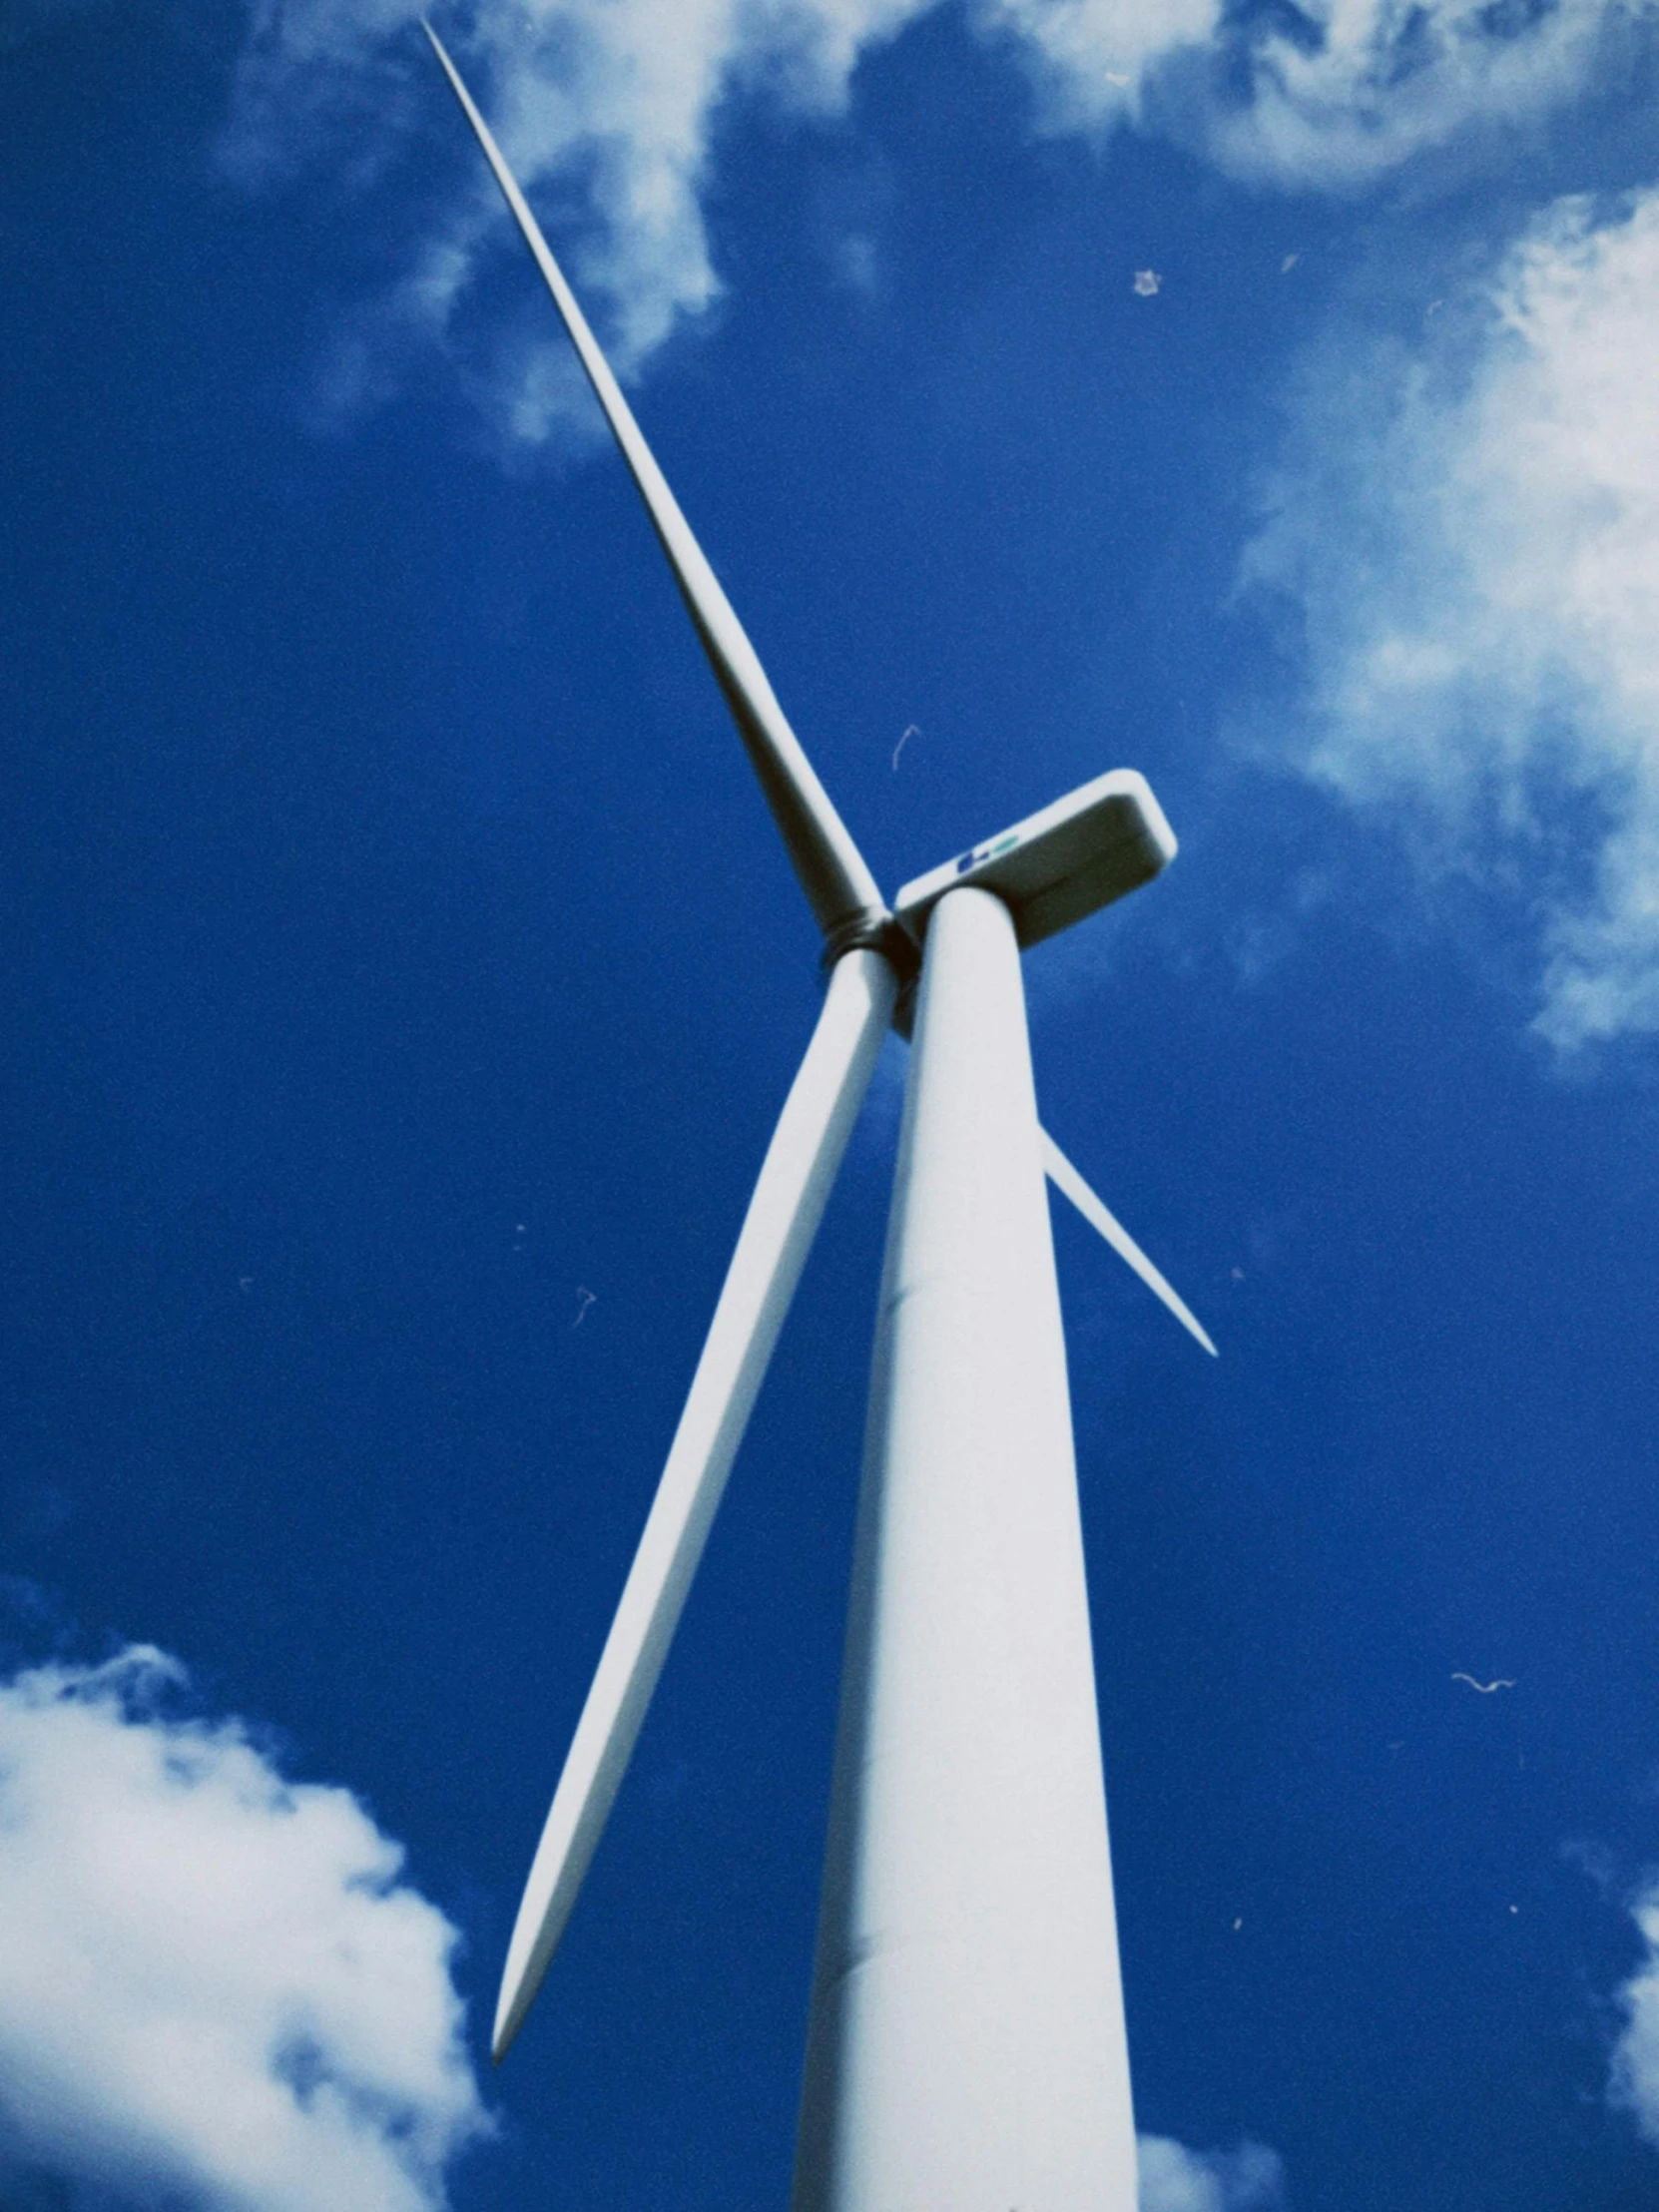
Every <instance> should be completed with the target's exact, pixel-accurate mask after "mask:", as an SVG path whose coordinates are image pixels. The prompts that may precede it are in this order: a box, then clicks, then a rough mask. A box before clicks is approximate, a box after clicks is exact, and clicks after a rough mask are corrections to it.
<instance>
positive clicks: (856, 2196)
mask: <svg viewBox="0 0 1659 2212" xmlns="http://www.w3.org/2000/svg"><path fill="white" fill-rule="evenodd" d="M1135 2203H1136V2173H1135V2131H1134V2118H1133V2113H1132V2109H1131V2105H1130V2093H1129V2062H1128V2048H1127V2041H1126V2036H1125V2030H1124V2018H1123V1998H1122V1987H1121V1979H1120V1972H1119V1965H1118V1944H1117V1924H1116V1916H1115V1913H1114V1908H1113V1901H1112V1873H1111V1859H1110V1853H1109V1849H1108V1844H1107V1834H1106V1800H1105V1791H1104V1786H1103V1783H1102V1777H1101V1763H1100V1737H1099V1726H1098V1721H1097V1717H1096V1710H1095V1690H1094V1667H1093V1659H1092V1652H1091V1646H1090V1637H1089V1618H1088V1602H1087V1595H1086V1591H1085V1586H1084V1573H1083V1548H1082V1540H1081V1531H1080V1528H1079V1521H1078V1507H1077V1482H1076V1471H1075V1464H1074V1460H1073V1454H1072V1440H1071V1413H1070V1401H1069V1395H1068V1391H1067V1385H1066V1363H1065V1345H1064V1339H1063V1336H1062V1331H1061V1321H1060V1302H1059V1292H1058V1286H1057V1284H1056V1281H1055V1273H1054V1254H1053V1246H1052V1241H1051V1237H1050V1231H1049V1219H1048V1199H1047V1194H1046V1191H1045V1188H1044V1179H1043V1158H1042V1150H1041V1137H1040V1132H1039V1129H1038V1125H1037V1113H1036V1099H1035V1094H1034V1090H1033V1086H1032V1079H1031V1057H1030V1047H1029V1043H1028V1040H1027V1036H1026V1027H1025V1005H1024V994H1023V989H1022V985H1021V979H1020V962H1019V951H1018V947H1017V944H1016V942H1015V933H1014V925H1013V922H1012V919H1011V917H1010V915H1009V913H1008V910H1007V909H1006V907H1005V906H1003V904H1002V903H1001V901H1000V900H999V899H998V898H996V897H995V896H993V895H992V894H991V893H989V892H987V891H983V890H976V889H967V888H965V889H960V890H955V891H951V892H949V893H947V894H946V895H945V896H944V897H943V898H942V899H941V900H940V901H939V903H938V905H937V906H936V907H935V908H934V909H933V912H932V914H931V917H930V919H929V923H928V930H927V941H926V954H925V959H924V963H923V968H922V979H921V987H920V997H919V1004H918V1008H917V1015H916V1023H915V1041H914V1050H913V1054H912V1059H911V1064H910V1073H909V1083H908V1090H907V1095H906V1100H905V1114H904V1129H903V1135H902V1139H901V1143H900V1153H899V1164H898V1173H897V1179H896V1183H895V1187H894V1195H893V1207H892V1218H891V1222H890V1224H889V1228H888V1236H887V1256H886V1263H885V1268H884V1272H883V1277H882V1286H881V1301H880V1311H879V1317H878V1321H877V1327H876V1344H875V1360H874V1374H873V1380H872V1386H871V1398H870V1413H869V1430H868V1436H867V1441H866V1450H865V1461H864V1478H863V1492H862V1497H861V1500H860V1504H859V1514H858V1536H857V1549H856V1559H855V1564H854V1569H853V1588H852V1599H851V1611H850V1618H849V1624H848V1630H847V1651H846V1662H845V1675H844V1679H843V1684H842V1693H841V1720H840V1737H839V1743H838V1745H837V1750H836V1765H835V1780H834V1790H833V1800H832V1806H831V1813H830V1842H829V1856H828V1863H827V1867H826V1873H825V1893H824V1905H823V1914H822V1920H821V1925H820V1931H819V1950H818V1960H817V1967H816V1972H815V1981H814V1992H813V2013H812V2024H811V2031H810V2037H809V2043H808V2053H807V2074H806V2088H805V2096H804V2103H803V2110H802V2120H801V2137H800V2144H799V2148H798V2155H797V2166H796V2187H795V2212H1010V2208H1011V2207H1017V2208H1019V2212H1134V2208H1135Z"/></svg>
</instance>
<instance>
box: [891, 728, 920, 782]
mask: <svg viewBox="0 0 1659 2212" xmlns="http://www.w3.org/2000/svg"><path fill="white" fill-rule="evenodd" d="M920 736H921V730H920V727H919V725H918V724H916V723H913V722H908V723H906V724H905V725H904V736H903V737H902V738H900V739H899V741H898V743H897V744H896V745H895V746H894V747H893V749H892V765H893V773H894V775H896V774H897V773H898V756H899V755H900V754H901V753H902V752H903V750H904V746H905V741H906V740H907V739H910V738H919V737H920Z"/></svg>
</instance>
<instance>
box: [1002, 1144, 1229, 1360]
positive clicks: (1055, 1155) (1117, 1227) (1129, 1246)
mask: <svg viewBox="0 0 1659 2212" xmlns="http://www.w3.org/2000/svg"><path fill="white" fill-rule="evenodd" d="M1042 1140H1043V1167H1044V1170H1045V1171H1046V1173H1047V1176H1048V1180H1049V1181H1050V1182H1051V1183H1052V1184H1053V1185H1054V1188H1055V1189H1056V1190H1057V1191H1063V1192H1064V1193H1065V1195H1066V1197H1067V1198H1069V1199H1070V1200H1071V1203H1072V1204H1073V1205H1074V1206H1075V1207H1076V1208H1077V1211H1078V1212H1079V1213H1080V1214H1081V1215H1082V1217H1083V1219H1084V1220H1085V1221H1086V1222H1087V1223H1088V1224H1089V1226H1090V1228H1091V1229H1098V1230H1099V1231H1100V1234H1101V1235H1102V1236H1103V1237H1104V1238H1105V1240H1106V1242H1107V1243H1108V1244H1109V1245H1110V1246H1111V1248H1112V1250H1113V1251H1114V1252H1115V1253H1116V1254H1117V1256H1118V1258H1119V1259H1120V1260H1126V1261H1127V1262H1128V1263H1129V1265H1130V1267H1132V1268H1133V1269H1134V1271H1135V1273H1136V1274H1137V1275H1138V1276H1139V1277H1140V1279H1141V1281H1142V1282H1143V1283H1144V1284H1145V1285H1146V1287H1147V1289H1148V1290H1149V1291H1150V1292H1151V1293H1152V1295H1153V1297H1154V1298H1158V1299H1162V1300H1163V1302H1164V1304H1165V1305H1166V1306H1167V1307H1168V1308H1169V1310H1170V1312H1171V1313H1172V1314H1173V1315H1174V1316H1175V1318H1176V1320H1177V1321H1178V1322H1179V1323H1180V1324H1181V1326H1182V1328H1183V1329H1185V1330H1186V1331H1187V1332H1188V1334H1189V1335H1190V1336H1194V1337H1196V1338H1197V1339H1198V1341H1199V1343H1200V1344H1201V1345H1202V1346H1203V1347H1204V1349H1205V1351H1206V1352H1207V1353H1208V1354H1209V1355H1210V1357H1211V1359H1212V1360H1214V1359H1216V1358H1218V1357H1219V1355H1218V1354H1217V1351H1216V1348H1215V1346H1214V1345H1213V1344H1212V1343H1211V1342H1210V1339H1209V1336H1208V1334H1207V1333H1206V1331H1205V1329H1204V1325H1203V1324H1202V1323H1201V1322H1200V1321H1199V1319H1198V1317H1197V1316H1196V1315H1195V1314H1194V1312H1193V1310H1192V1308H1191V1307H1190V1306H1189V1305H1188V1304H1187V1303H1186V1301H1185V1299H1183V1298H1182V1297H1181V1296H1180V1294H1179V1293H1178V1292H1177V1291H1176V1290H1175V1289H1174V1288H1173V1287H1172V1286H1171V1285H1170V1284H1169V1283H1167V1282H1166V1281H1165V1280H1164V1278H1163V1276H1162V1275H1160V1274H1159V1272H1158V1270H1157V1269H1156V1268H1155V1267H1154V1266H1153V1265H1152V1262H1151V1261H1150V1260H1149V1259H1148V1258H1147V1256H1146V1254H1145V1253H1144V1252H1143V1251H1142V1250H1141V1248H1140V1246H1139V1245H1138V1244H1137V1243H1136V1242H1135V1240H1134V1238H1133V1237H1132V1236H1131V1235H1130V1234H1129V1232H1128V1230H1127V1229H1125V1228H1124V1226H1123V1224H1122V1222H1120V1221H1119V1220H1118V1218H1117V1216H1116V1215H1115V1214H1111V1213H1108V1212H1107V1210H1106V1208H1105V1207H1104V1206H1103V1205H1102V1204H1101V1203H1100V1200H1099V1199H1098V1198H1096V1197H1095V1195H1094V1193H1093V1191H1091V1190H1090V1188H1089V1186H1088V1185H1087V1183H1085V1182H1084V1180H1083V1178H1082V1177H1081V1176H1080V1175H1079V1174H1078V1172H1077V1170H1076V1169H1075V1168H1074V1167H1073V1166H1072V1164H1071V1162H1070V1161H1069V1160H1068V1159H1067V1158H1066V1156H1065V1154H1064V1153H1063V1152H1062V1151H1061V1150H1060V1148H1059V1146H1058V1145H1057V1144H1056V1143H1055V1142H1054V1139H1053V1138H1052V1137H1051V1136H1050V1135H1049V1133H1048V1131H1047V1130H1046V1129H1045V1130H1044V1131H1043V1132H1042Z"/></svg>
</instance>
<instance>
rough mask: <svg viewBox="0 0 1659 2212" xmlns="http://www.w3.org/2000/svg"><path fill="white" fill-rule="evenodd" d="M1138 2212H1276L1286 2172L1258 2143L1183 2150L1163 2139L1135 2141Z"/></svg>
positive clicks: (1183, 2145) (1280, 2203) (1184, 2148)
mask: <svg viewBox="0 0 1659 2212" xmlns="http://www.w3.org/2000/svg"><path fill="white" fill-rule="evenodd" d="M1140 2163H1141V2188H1140V2198H1141V2204H1140V2212H1278V2208H1279V2207H1280V2206H1281V2205H1283V2203H1284V2201H1285V2169H1284V2166H1283V2165H1282V2163H1281V2162H1280V2159H1279V2158H1278V2156H1277V2155H1276V2153H1275V2152H1273V2151H1271V2150H1269V2149H1267V2147H1266V2146H1265V2145H1264V2144H1261V2143H1241V2144H1240V2145H1239V2147H1238V2148H1237V2150H1208V2151H1204V2150H1188V2149H1187V2148H1186V2146H1185V2144H1182V2143H1176V2142H1172V2141H1171V2140H1170V2138H1169V2137H1168V2136H1167V2135H1143V2136H1142V2137H1141V2138H1140Z"/></svg>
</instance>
